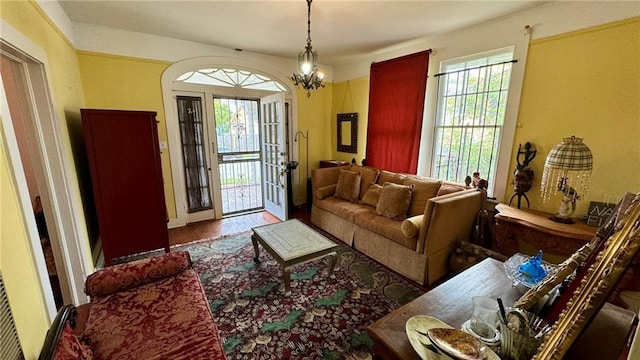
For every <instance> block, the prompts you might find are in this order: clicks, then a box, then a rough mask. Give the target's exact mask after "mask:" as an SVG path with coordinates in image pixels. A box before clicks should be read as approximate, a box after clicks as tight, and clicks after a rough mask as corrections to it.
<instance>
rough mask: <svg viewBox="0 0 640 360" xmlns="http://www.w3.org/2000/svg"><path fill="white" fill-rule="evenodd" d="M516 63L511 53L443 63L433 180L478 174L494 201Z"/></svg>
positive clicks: (503, 52)
mask: <svg viewBox="0 0 640 360" xmlns="http://www.w3.org/2000/svg"><path fill="white" fill-rule="evenodd" d="M513 62H514V61H513V49H511V48H510V49H501V50H496V51H492V52H489V53H482V54H478V55H474V56H470V57H466V58H464V59H455V60H450V61H446V62H442V63H441V66H440V71H441V73H440V74H437V75H436V77H437V79H438V99H437V105H436V106H437V107H436V120H435V131H434V141H433V146H434V148H433V154H434V156H433V160H432V164H431V174H432V176H433V177H436V178H438V179H442V180H446V181H453V182H459V183H461V182H464V180H465V178H466V177H467V176H473V174H474V173H475V172H478V173H479V174H480V177H481V178H483V179H487V180H488V181H489V188H488V189H487V190H488V193H489V195H490V196H492V194H493V189H494V185H495V174H496V168H497V163H498V153H499V147H500V140H501V137H502V135H503V125H504V119H505V113H506V105H507V97H508V93H509V82H510V80H511V65H512V64H513Z"/></svg>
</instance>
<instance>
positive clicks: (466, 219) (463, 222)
mask: <svg viewBox="0 0 640 360" xmlns="http://www.w3.org/2000/svg"><path fill="white" fill-rule="evenodd" d="M483 201H484V199H483V193H482V191H479V190H476V189H471V190H464V191H459V192H455V193H451V194H446V195H441V196H436V197H433V198H431V199H429V201H428V202H427V206H426V208H425V213H424V217H423V220H422V224H421V225H420V233H419V234H418V243H417V248H416V251H417V252H418V253H421V254H426V255H429V254H431V253H434V252H437V251H438V250H441V249H443V248H446V247H449V246H454V245H455V243H456V241H457V240H460V241H468V240H469V237H470V235H471V230H472V229H473V225H474V224H475V221H476V216H477V215H478V211H480V209H482V202H483Z"/></svg>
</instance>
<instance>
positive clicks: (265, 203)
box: [175, 93, 287, 222]
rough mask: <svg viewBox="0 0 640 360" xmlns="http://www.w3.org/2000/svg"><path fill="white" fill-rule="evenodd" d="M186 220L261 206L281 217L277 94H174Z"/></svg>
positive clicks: (281, 163) (282, 192) (281, 98)
mask: <svg viewBox="0 0 640 360" xmlns="http://www.w3.org/2000/svg"><path fill="white" fill-rule="evenodd" d="M175 104H176V112H177V119H178V123H179V128H180V140H181V148H182V163H183V168H184V193H185V197H184V198H185V204H184V207H185V210H186V212H187V222H195V221H202V220H207V219H214V218H222V217H223V216H228V215H233V214H238V213H244V212H248V211H253V210H260V209H266V210H267V211H269V212H270V213H272V214H273V215H274V216H276V217H278V218H280V219H283V220H284V219H286V216H287V213H286V212H287V209H286V204H287V199H286V191H285V189H286V176H284V175H285V173H284V171H285V170H284V169H285V166H284V163H285V162H286V160H287V154H286V151H285V150H283V149H285V146H286V144H285V142H284V140H285V139H286V136H285V126H284V124H283V104H284V96H283V95H282V94H276V95H270V96H267V97H265V98H262V99H242V98H236V97H223V96H214V95H213V94H209V95H207V94H204V93H202V94H199V93H179V94H178V93H176V96H175Z"/></svg>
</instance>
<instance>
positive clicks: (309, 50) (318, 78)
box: [291, 0, 324, 97]
mask: <svg viewBox="0 0 640 360" xmlns="http://www.w3.org/2000/svg"><path fill="white" fill-rule="evenodd" d="M312 1H313V0H307V45H306V46H305V49H304V51H303V52H300V53H298V73H294V74H293V76H292V77H291V80H293V84H294V85H295V86H298V85H301V86H302V88H303V89H305V90H307V97H309V96H311V90H312V89H319V88H321V87H324V84H323V83H322V79H323V78H324V74H323V73H322V72H319V71H318V53H317V51H314V50H313V47H312V46H311V2H312Z"/></svg>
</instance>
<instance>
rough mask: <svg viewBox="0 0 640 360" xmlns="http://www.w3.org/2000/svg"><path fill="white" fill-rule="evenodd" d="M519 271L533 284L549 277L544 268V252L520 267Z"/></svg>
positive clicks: (540, 252) (540, 251)
mask: <svg viewBox="0 0 640 360" xmlns="http://www.w3.org/2000/svg"><path fill="white" fill-rule="evenodd" d="M518 271H520V273H521V274H522V275H523V276H525V277H526V278H528V279H529V280H531V282H533V283H538V282H540V281H542V279H544V278H545V277H546V276H547V271H546V270H545V269H544V268H543V267H542V250H539V251H538V254H537V255H536V256H532V257H531V258H529V260H528V261H526V262H524V263H522V264H520V266H518Z"/></svg>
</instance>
